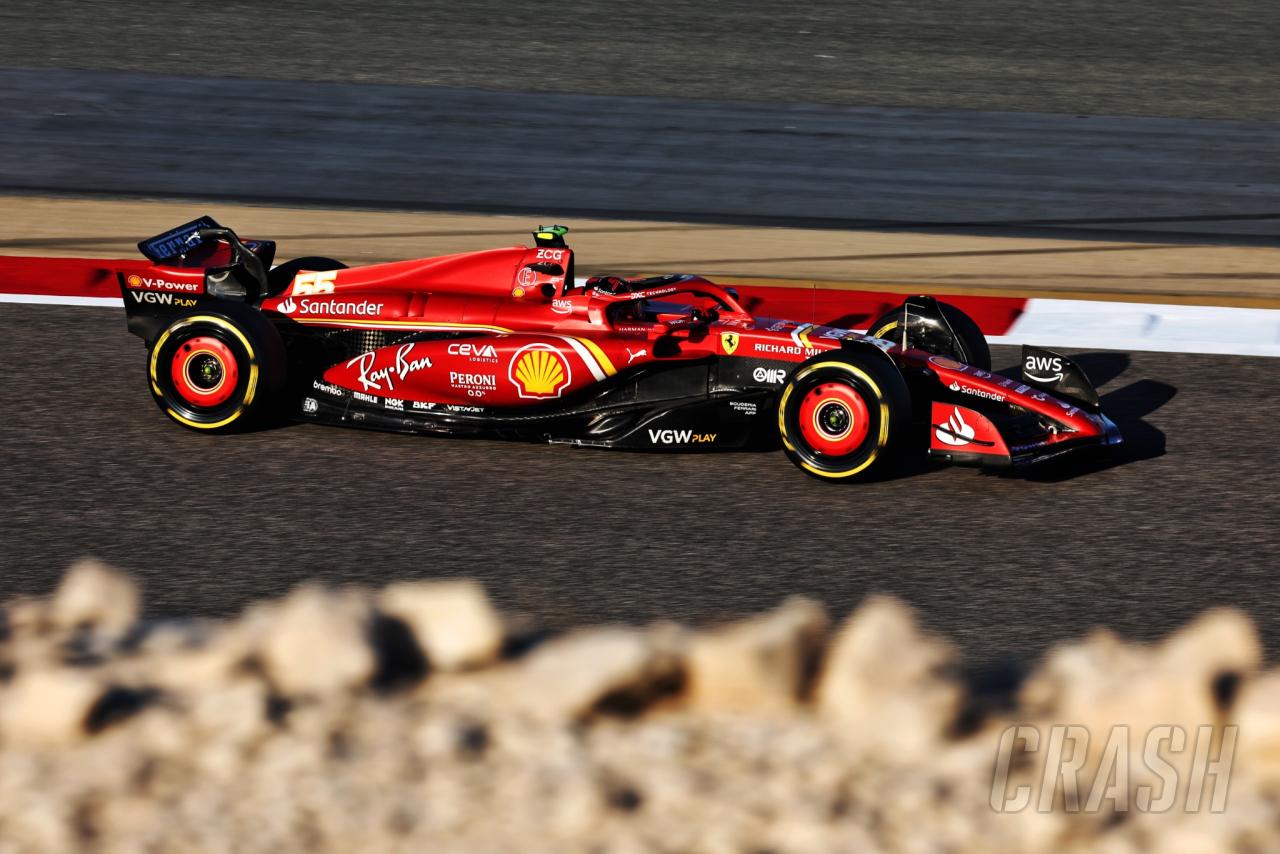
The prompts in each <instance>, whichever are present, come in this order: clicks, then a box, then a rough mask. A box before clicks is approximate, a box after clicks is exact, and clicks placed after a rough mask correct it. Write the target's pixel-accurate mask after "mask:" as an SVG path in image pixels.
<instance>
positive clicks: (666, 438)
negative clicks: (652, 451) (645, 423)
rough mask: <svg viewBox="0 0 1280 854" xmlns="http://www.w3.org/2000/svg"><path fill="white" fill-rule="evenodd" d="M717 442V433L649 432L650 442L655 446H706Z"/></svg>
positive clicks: (686, 431)
mask: <svg viewBox="0 0 1280 854" xmlns="http://www.w3.org/2000/svg"><path fill="white" fill-rule="evenodd" d="M715 440H716V434H715V433H695V432H693V431H692V430H650V431H649V442H650V443H651V444H654V445H706V444H710V443H712V442H714V441H715Z"/></svg>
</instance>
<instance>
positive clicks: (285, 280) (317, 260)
mask: <svg viewBox="0 0 1280 854" xmlns="http://www.w3.org/2000/svg"><path fill="white" fill-rule="evenodd" d="M345 269H347V265H346V264H343V263H342V262H341V261H335V260H333V259H332V258H323V257H320V256H311V257H307V258H294V259H293V260H292V261H286V262H284V263H283V264H281V265H280V266H279V267H275V268H274V269H272V270H271V272H269V273H267V295H268V296H275V295H276V294H279V293H283V292H284V289H285V288H287V287H289V285H291V284H292V283H293V280H294V277H296V276H297V275H298V274H299V273H301V272H302V271H304V270H306V271H307V272H311V273H323V272H325V271H327V270H345Z"/></svg>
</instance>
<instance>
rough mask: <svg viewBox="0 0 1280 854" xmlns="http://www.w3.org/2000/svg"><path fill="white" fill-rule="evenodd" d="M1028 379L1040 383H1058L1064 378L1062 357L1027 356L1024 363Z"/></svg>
mask: <svg viewBox="0 0 1280 854" xmlns="http://www.w3.org/2000/svg"><path fill="white" fill-rule="evenodd" d="M1022 372H1023V373H1024V374H1026V375H1027V379H1029V380H1035V381H1036V382H1038V383H1056V382H1057V381H1058V380H1060V379H1062V376H1063V372H1062V359H1060V358H1058V357H1057V356H1027V360H1026V361H1025V362H1023V363H1022Z"/></svg>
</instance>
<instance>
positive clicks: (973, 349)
mask: <svg viewBox="0 0 1280 854" xmlns="http://www.w3.org/2000/svg"><path fill="white" fill-rule="evenodd" d="M938 308H939V309H940V310H941V311H942V316H943V317H945V318H946V319H947V325H949V326H950V327H951V331H952V332H954V333H955V337H956V338H957V339H959V342H958V343H959V345H960V348H959V349H960V350H962V351H963V352H959V353H956V352H952V351H950V350H949V349H948V348H947V344H946V342H947V338H948V336H947V334H946V332H945V331H944V330H941V329H939V328H938V326H937V324H936V322H933V321H930V320H929V319H928V318H923V317H915V316H913V317H912V319H911V320H912V322H911V325H910V326H909V327H908V328H907V346H908V347H909V348H913V349H917V350H924V351H925V352H926V353H933V354H934V355H936V356H949V357H952V358H956V359H959V360H960V361H962V362H964V363H965V364H968V365H973V366H974V367H975V368H981V369H982V370H984V371H989V370H991V348H990V346H988V345H987V337H986V336H985V335H983V334H982V329H981V328H979V326H978V324H976V323H974V321H973V318H971V317H970V316H969V315H967V314H965V313H964V312H963V311H961V310H960V309H958V308H956V307H955V306H954V305H949V304H947V303H945V302H939V303H938ZM867 334H868V335H870V336H872V337H873V338H884V339H886V340H889V341H892V342H894V343H895V344H901V343H902V307H901V306H899V307H898V308H895V309H894V310H893V311H891V312H889V313H888V314H886V315H884V316H883V317H881V318H879V319H878V320H876V322H875V323H873V324H871V326H869V327H868V328H867Z"/></svg>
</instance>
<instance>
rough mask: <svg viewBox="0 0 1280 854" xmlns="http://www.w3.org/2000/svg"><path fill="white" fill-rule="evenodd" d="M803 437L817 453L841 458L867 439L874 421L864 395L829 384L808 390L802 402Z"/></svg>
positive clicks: (799, 424)
mask: <svg viewBox="0 0 1280 854" xmlns="http://www.w3.org/2000/svg"><path fill="white" fill-rule="evenodd" d="M798 415H799V418H798V425H797V426H798V427H799V429H800V436H801V438H803V439H804V442H805V444H807V445H808V446H809V447H810V448H811V449H813V450H814V451H815V452H816V453H819V454H823V455H825V456H830V457H842V456H845V455H846V454H850V453H853V452H854V451H855V450H857V448H858V447H860V446H861V445H862V443H863V442H865V441H866V439H867V432H868V431H869V429H870V427H871V417H870V415H869V413H868V412H867V404H866V401H865V400H863V398H862V395H861V394H859V393H858V391H857V390H856V389H855V388H853V387H852V386H850V385H848V384H847V383H843V382H826V383H820V384H819V385H816V386H814V387H813V388H811V389H809V391H808V392H807V393H806V394H805V396H804V398H803V399H802V400H801V401H800V410H799V413H798Z"/></svg>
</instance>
